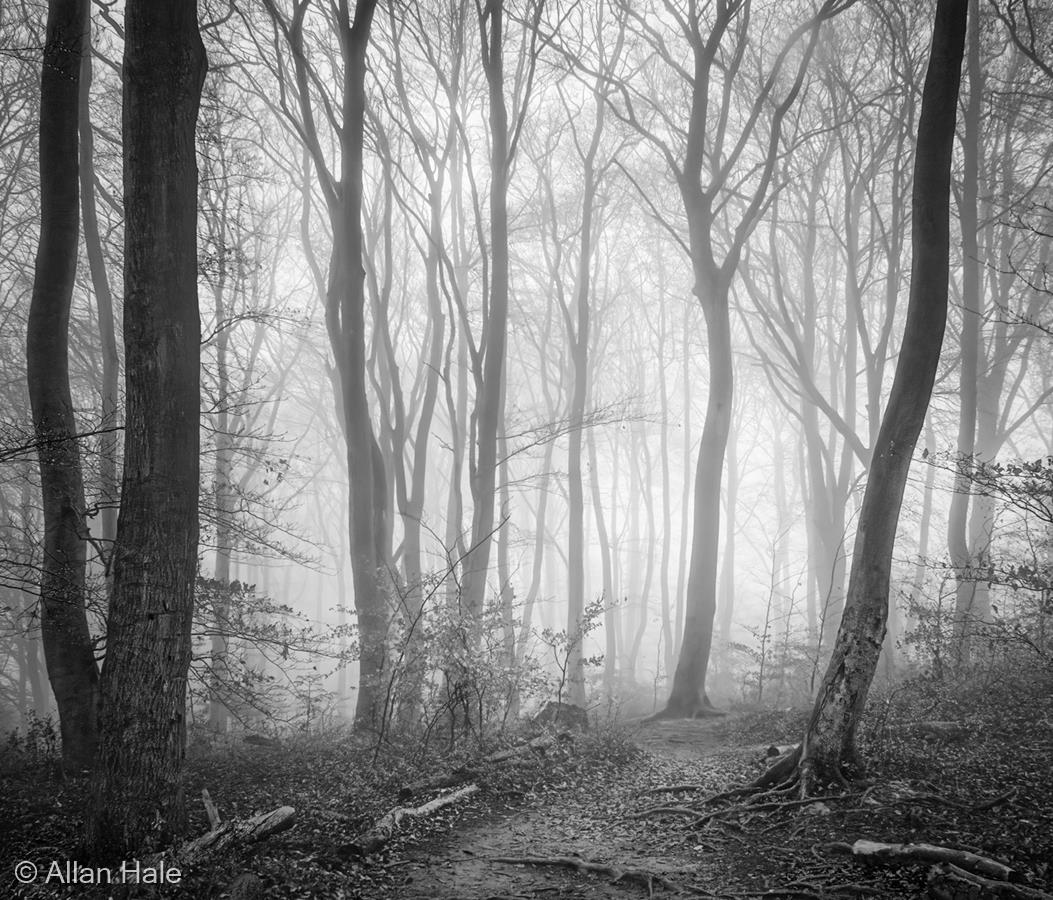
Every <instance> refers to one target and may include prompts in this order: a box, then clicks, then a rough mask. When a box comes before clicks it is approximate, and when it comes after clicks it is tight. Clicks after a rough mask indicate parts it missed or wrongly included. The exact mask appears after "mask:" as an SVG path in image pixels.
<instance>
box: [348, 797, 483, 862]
mask: <svg viewBox="0 0 1053 900" xmlns="http://www.w3.org/2000/svg"><path fill="white" fill-rule="evenodd" d="M478 790H479V785H477V784H469V785H467V786H465V787H463V788H461V789H460V790H459V791H454V792H453V793H452V794H443V795H442V796H440V797H436V798H435V799H434V800H431V801H429V802H428V803H425V804H424V805H423V806H416V807H409V806H396V807H395V808H394V809H392V810H390V811H388V812H387V813H385V814H384V815H383V816H381V818H380V819H378V820H377V822H376V824H374V825H373V827H372V828H370V829H369V831H365V832H363V833H362V834H360V835H359V836H358V837H356V838H355V839H354V840H353V841H351V842H350V843H348V844H345V845H344V846H343V847H341V848H340V852H341V853H347V854H351V855H358V856H367V855H369V854H370V853H375V852H376V851H377V850H379V849H380V848H381V847H383V846H384V845H385V844H386V843H387V842H388V841H390V840H391V839H392V838H393V837H394V836H395V829H397V828H398V826H399V825H400V824H401V823H402V821H403V820H405V819H419V818H422V817H424V816H429V815H431V814H432V813H433V812H436V811H438V810H440V809H443V808H444V807H446V806H450V805H452V804H454V803H456V802H457V801H458V800H463V799H464V798H465V797H469V796H471V795H472V794H474V793H475V792H476V791H478Z"/></svg>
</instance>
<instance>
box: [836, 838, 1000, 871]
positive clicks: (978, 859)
mask: <svg viewBox="0 0 1053 900" xmlns="http://www.w3.org/2000/svg"><path fill="white" fill-rule="evenodd" d="M832 849H839V850H840V849H847V850H848V852H850V853H851V854H852V855H853V856H863V857H869V858H872V859H891V860H910V861H914V862H931V863H950V864H952V865H955V866H957V867H958V868H960V869H964V870H965V871H966V872H975V873H976V874H977V875H985V876H988V877H991V878H997V879H998V880H999V881H1020V880H1021V875H1020V873H1019V872H1017V871H1016V870H1015V869H1012V868H1010V867H1009V866H1007V865H1006V864H1005V863H1002V862H999V861H998V860H996V859H991V858H989V857H987V856H980V855H979V854H978V853H970V852H969V851H968V850H955V849H953V848H951V847H939V846H937V845H935V844H883V843H881V842H879V841H865V840H859V841H856V842H855V843H854V844H851V845H849V844H837V845H833V846H832Z"/></svg>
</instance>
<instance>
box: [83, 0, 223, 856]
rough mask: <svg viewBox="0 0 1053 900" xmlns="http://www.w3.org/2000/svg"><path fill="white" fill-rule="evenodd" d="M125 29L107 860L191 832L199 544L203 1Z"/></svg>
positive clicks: (155, 4) (149, 8)
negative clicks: (120, 411)
mask: <svg viewBox="0 0 1053 900" xmlns="http://www.w3.org/2000/svg"><path fill="white" fill-rule="evenodd" d="M125 31H126V34H125V50H124V69H123V72H124V117H123V122H124V205H125V273H124V286H125V306H124V345H125V370H126V397H127V407H126V416H125V421H126V423H127V426H126V427H127V433H126V438H125V457H124V476H123V480H122V489H121V496H122V504H121V512H120V517H119V520H118V523H117V548H116V553H115V558H114V583H113V597H112V600H111V603H110V612H109V618H108V621H107V647H106V660H105V663H104V665H103V672H102V712H101V720H100V744H99V754H98V757H97V760H96V766H95V772H94V775H93V779H92V785H91V796H90V801H89V806H88V814H87V831H86V841H87V849H88V852H89V854H90V855H91V856H92V857H93V858H95V859H100V860H103V859H105V860H112V859H117V858H122V857H124V858H127V857H129V856H131V855H134V854H136V853H138V852H140V851H141V850H144V849H148V848H153V847H157V846H159V845H163V844H167V843H168V842H170V841H171V840H172V838H173V837H174V836H176V835H178V834H179V833H181V832H182V831H183V830H184V827H185V820H186V816H185V809H184V805H183V788H182V767H183V756H184V752H185V742H186V717H185V716H186V687H187V671H188V668H189V666H190V658H191V640H190V625H191V617H192V613H193V601H194V580H195V577H196V574H197V546H198V475H199V462H198V453H199V445H200V441H199V421H198V417H199V404H200V398H199V381H200V331H201V329H200V324H199V318H198V293H197V162H196V158H195V150H194V148H195V143H194V132H195V127H196V123H197V112H198V103H199V100H200V96H201V88H202V84H203V82H204V76H205V69H206V60H205V51H204V47H203V45H202V43H201V37H200V35H199V33H198V25H197V5H196V3H194V2H189V0H182V2H175V0H166V2H159V0H129V2H128V4H127V9H126V15H125Z"/></svg>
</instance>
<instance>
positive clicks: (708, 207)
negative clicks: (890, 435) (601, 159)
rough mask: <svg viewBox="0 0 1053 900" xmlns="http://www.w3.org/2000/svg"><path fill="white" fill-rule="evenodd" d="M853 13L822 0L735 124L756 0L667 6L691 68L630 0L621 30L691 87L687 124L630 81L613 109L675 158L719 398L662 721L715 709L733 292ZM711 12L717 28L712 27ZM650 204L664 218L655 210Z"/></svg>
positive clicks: (699, 469) (712, 384)
mask: <svg viewBox="0 0 1053 900" xmlns="http://www.w3.org/2000/svg"><path fill="white" fill-rule="evenodd" d="M849 5H851V0H847V2H846V0H824V2H823V3H822V4H821V5H820V6H819V8H818V9H817V10H816V11H815V12H814V13H812V14H811V15H810V16H808V17H807V18H806V19H805V21H804V22H803V23H802V24H800V25H797V26H796V27H793V28H791V29H790V30H789V35H788V37H787V38H786V40H785V41H784V42H783V43H782V44H781V45H780V47H779V49H778V51H777V53H776V54H775V57H774V59H772V60H771V62H770V64H768V65H767V66H766V65H765V62H766V61H765V60H763V59H762V60H761V61H760V62H759V66H760V71H759V72H757V73H756V74H757V77H758V78H759V81H760V87H759V89H756V88H754V87H752V86H751V88H750V95H749V97H748V98H747V99H746V100H745V102H746V107H745V111H743V112H742V113H741V114H737V115H732V112H731V106H732V104H737V103H739V102H740V100H742V99H743V98H740V97H739V96H737V92H738V91H739V90H741V89H742V82H743V81H744V80H745V78H746V70H745V69H744V68H743V67H744V64H745V61H746V60H750V61H751V62H752V61H753V59H754V54H751V53H747V47H748V46H749V45H750V44H751V41H750V34H751V30H754V29H756V25H755V24H754V23H753V20H752V4H751V3H750V2H749V0H733V2H730V3H719V4H716V6H715V7H714V8H709V7H708V6H704V5H702V4H699V3H697V2H695V0H691V2H689V3H687V4H686V10H685V9H684V8H683V7H682V5H678V4H674V3H672V2H667V3H665V4H664V8H665V13H666V19H667V20H671V25H669V27H670V28H671V29H672V30H674V31H675V32H676V34H677V36H678V37H679V38H681V39H682V40H683V41H684V42H685V43H686V44H687V46H688V48H689V58H688V61H687V63H686V64H682V63H681V62H680V60H678V59H677V58H675V57H674V55H673V53H672V51H671V50H670V47H669V44H668V42H667V41H666V39H665V36H664V35H663V33H662V29H661V27H660V26H659V25H658V24H656V23H655V22H654V20H653V19H651V18H649V17H647V16H645V15H644V14H643V13H642V12H640V11H638V10H637V9H636V7H635V6H634V5H632V4H630V3H627V2H625V0H622V3H621V4H620V6H621V9H622V11H623V16H624V19H623V27H624V26H625V25H627V24H628V22H629V21H630V20H631V21H632V22H633V24H634V25H635V26H636V28H637V29H638V30H639V32H640V34H641V36H642V38H643V41H644V43H645V53H646V55H647V57H648V60H647V62H646V63H644V65H651V62H650V60H652V59H653V60H658V61H660V62H661V63H662V64H663V65H664V66H665V69H666V70H668V72H670V73H671V75H670V77H671V78H673V79H675V80H679V81H682V82H684V84H683V90H684V92H685V94H686V96H687V102H688V104H689V110H688V116H687V123H686V125H685V124H683V123H681V122H678V121H675V119H674V117H672V116H670V115H669V113H668V111H667V110H666V109H664V104H663V103H661V102H660V101H659V100H657V99H656V98H655V97H653V96H647V95H643V94H642V93H641V92H640V90H639V89H638V88H636V87H635V86H634V85H632V84H631V83H629V82H626V81H622V82H620V83H619V85H618V87H619V93H620V101H621V102H620V103H617V102H616V103H615V104H613V108H614V111H615V114H616V115H617V116H618V117H619V118H621V119H622V120H623V121H624V122H625V123H626V124H627V125H628V126H629V127H631V128H632V129H633V130H634V131H636V132H637V134H639V135H640V137H641V138H642V140H643V141H644V142H645V143H646V144H647V145H649V146H650V148H651V149H652V150H653V151H655V152H656V153H657V154H658V155H659V157H660V158H662V159H663V160H664V161H665V163H666V166H667V167H668V169H669V171H670V173H671V175H672V177H673V179H674V181H675V183H676V186H677V189H678V192H679V194H680V199H681V202H682V204H683V211H684V217H685V218H686V228H687V240H686V241H685V240H684V239H683V238H682V237H681V236H680V234H679V233H678V232H676V231H674V234H675V236H676V239H677V241H678V242H679V244H680V246H681V248H682V249H683V250H684V251H685V252H686V254H687V256H688V258H689V259H690V261H691V267H692V274H693V276H694V294H695V296H696V297H697V299H698V302H699V304H700V305H701V307H702V311H703V314H704V316H705V320H706V339H707V349H708V365H709V396H708V399H707V406H706V416H705V421H704V423H703V427H702V439H701V444H700V447H699V452H698V458H697V463H696V467H695V487H694V500H693V530H692V539H691V554H690V563H689V566H688V577H687V589H686V593H687V596H686V599H685V617H684V628H683V634H682V635H681V637H680V651H679V654H678V660H677V667H676V672H675V674H674V677H673V686H672V690H671V691H670V695H669V700H668V702H667V704H666V707H665V709H664V710H663V711H662V712H661V713H660V715H661V716H669V717H690V716H694V715H697V714H699V713H705V712H706V711H707V710H709V709H711V704H710V702H709V698H708V696H707V695H706V689H705V685H706V670H707V668H708V666H709V655H710V650H711V647H712V643H713V620H714V616H715V614H716V591H717V565H718V545H719V536H720V502H719V497H720V488H721V481H722V477H723V469H724V455H725V449H726V447H727V442H728V435H729V433H730V430H731V407H732V402H733V399H734V371H733V364H732V362H733V356H732V340H731V316H730V299H729V298H730V293H731V286H732V282H733V281H734V279H735V275H736V273H737V271H738V267H739V263H740V261H741V260H742V257H743V253H744V251H745V248H746V245H747V242H748V240H749V238H750V236H751V235H752V233H753V231H754V230H755V228H756V227H757V224H758V222H759V221H760V217H761V215H762V213H763V212H764V210H765V208H766V207H767V205H768V203H769V202H770V193H771V188H772V179H773V176H774V173H775V167H776V163H777V161H778V159H779V157H780V155H781V153H782V152H783V150H784V148H783V146H782V142H783V126H784V122H785V120H786V117H787V114H788V113H789V112H790V110H791V108H792V107H793V105H794V103H795V102H796V100H797V97H798V95H799V94H800V92H801V89H802V87H803V86H804V79H805V74H806V72H807V68H808V65H809V62H810V60H811V57H812V55H813V53H814V51H815V47H816V44H817V42H818V38H819V30H820V27H821V26H822V24H823V22H824V21H826V20H827V19H829V18H831V17H833V16H835V15H837V14H838V13H840V12H841V11H842V10H843V9H845V8H846V7H847V6H849ZM707 14H708V15H710V16H711V18H712V21H706V16H707ZM798 44H800V45H801V46H800V48H798ZM795 50H796V51H797V52H796V55H793V51H795ZM633 62H636V60H633ZM653 79H654V76H652V80H653ZM787 81H788V82H789V83H788V86H786V85H785V82H787ZM678 87H679V85H678ZM780 95H781V96H780ZM668 136H672V137H668ZM674 141H675V142H676V143H674ZM650 206H651V208H652V212H657V210H656V208H655V207H654V204H653V203H651V204H650ZM667 227H669V226H668V223H667ZM670 230H673V229H672V228H670Z"/></svg>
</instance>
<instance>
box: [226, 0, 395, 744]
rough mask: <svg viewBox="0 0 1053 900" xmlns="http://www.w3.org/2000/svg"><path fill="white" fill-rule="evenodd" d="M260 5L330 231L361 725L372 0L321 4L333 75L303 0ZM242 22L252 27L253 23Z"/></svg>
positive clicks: (381, 495) (365, 690)
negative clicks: (307, 38) (280, 46)
mask: <svg viewBox="0 0 1053 900" xmlns="http://www.w3.org/2000/svg"><path fill="white" fill-rule="evenodd" d="M264 5H265V6H266V8H267V12H268V14H269V15H270V17H271V19H272V21H273V23H274V26H275V28H276V30H277V31H278V32H279V33H280V34H281V36H282V38H283V40H284V42H285V44H286V45H287V47H288V49H289V52H290V54H291V56H292V64H293V75H292V78H293V84H291V85H290V84H287V83H286V77H285V66H284V63H283V62H281V61H276V62H275V63H274V65H275V66H276V67H277V69H278V75H277V77H278V79H279V84H280V87H279V96H280V100H279V103H278V105H277V107H276V111H277V112H278V114H279V116H280V118H281V119H282V120H283V121H284V123H285V124H287V125H288V126H289V127H291V129H292V130H293V131H294V132H295V134H296V136H297V138H298V139H299V140H300V141H301V142H302V145H303V147H304V151H305V154H306V155H307V157H308V158H309V159H310V166H313V168H314V171H315V174H316V175H317V178H318V181H319V187H320V189H321V192H322V196H323V197H324V199H325V204H326V211H327V213H328V217H329V225H330V228H331V231H332V251H331V254H330V258H329V273H328V281H327V283H326V286H325V322H326V328H327V330H328V333H329V344H330V348H331V349H332V352H333V358H334V360H335V363H336V371H335V375H336V378H335V379H334V381H333V384H334V389H335V393H336V395H337V396H336V403H337V417H338V418H339V420H340V423H341V427H342V429H343V434H344V442H345V447H346V451H347V473H348V519H349V538H348V539H349V544H350V555H351V572H352V580H353V583H354V589H355V610H356V612H357V614H358V629H359V690H358V699H357V701H356V703H355V720H356V722H357V723H358V724H359V725H360V726H369V725H371V724H372V723H373V722H374V720H375V717H376V716H377V714H378V713H379V712H380V708H381V706H382V705H383V691H382V690H381V684H380V673H381V671H382V669H383V667H384V659H385V655H386V634H387V625H388V610H387V596H386V594H387V584H388V576H387V572H388V571H389V568H390V560H389V558H388V557H389V555H390V553H389V548H388V546H387V544H388V542H387V541H386V540H385V535H387V533H388V531H389V528H388V509H387V488H386V476H385V466H384V460H383V458H382V456H381V454H380V450H379V447H378V444H377V438H376V435H375V433H374V429H373V420H372V417H371V415H370V410H369V399H368V395H367V384H368V377H367V370H366V357H367V344H366V315H365V313H366V306H367V297H366V287H365V270H364V268H363V264H364V257H363V249H364V244H365V237H364V232H363V228H362V197H363V153H364V144H363V137H364V132H365V121H366V53H367V50H368V49H369V43H370V33H371V30H372V25H373V16H374V13H375V11H376V5H377V4H376V0H357V2H356V3H355V6H354V13H353V15H352V10H351V7H350V4H349V3H348V2H347V0H341V2H340V3H337V4H334V5H332V7H331V8H329V9H328V10H326V11H323V13H322V14H323V15H324V16H325V17H326V21H325V25H326V27H327V28H328V29H330V30H331V31H332V33H333V34H334V35H335V36H336V37H337V39H338V41H339V46H340V55H341V58H340V59H339V60H333V59H327V60H326V64H327V65H331V66H332V67H333V70H338V71H339V76H338V77H337V78H336V79H332V78H331V76H330V75H328V74H327V75H325V76H323V75H321V74H320V72H319V69H317V68H316V67H315V66H314V65H313V64H312V60H313V59H315V57H316V56H317V55H318V54H316V53H314V52H308V50H307V49H306V48H305V42H304V34H305V19H306V17H307V15H308V11H309V7H310V5H311V0H294V2H293V6H292V14H291V16H289V17H286V16H285V15H284V14H283V13H282V11H281V10H280V9H279V8H278V5H277V3H276V2H274V0H264ZM246 21H247V24H248V25H249V27H250V29H251V28H252V24H251V22H248V20H246ZM330 80H335V81H336V83H337V84H338V86H339V89H338V91H337V92H336V95H335V96H330V95H329V94H328V93H327V92H326V89H325V86H326V84H327V82H328V81H330ZM290 94H291V95H292V96H293V98H294V99H295V101H296V102H297V103H298V106H299V109H298V112H297V113H294V112H293V111H292V109H291V108H290V107H289V105H288V99H289V95H290ZM316 107H317V110H316ZM319 119H321V121H325V122H329V124H330V127H331V130H332V132H333V138H334V140H335V143H336V145H337V146H338V147H339V150H340V163H339V170H338V171H334V168H335V167H333V166H331V165H330V163H329V161H328V159H327V155H326V151H325V143H324V138H323V136H322V135H321V134H320V131H319V128H318V121H319Z"/></svg>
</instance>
